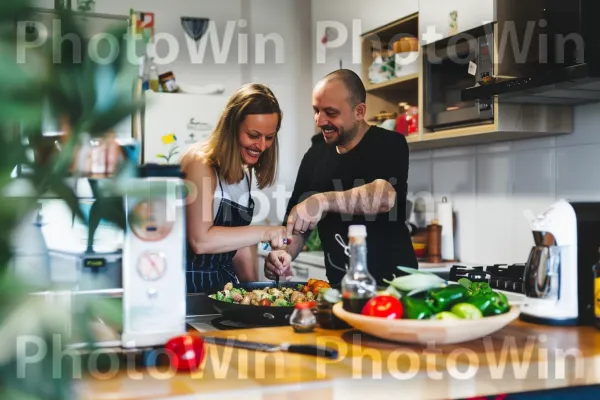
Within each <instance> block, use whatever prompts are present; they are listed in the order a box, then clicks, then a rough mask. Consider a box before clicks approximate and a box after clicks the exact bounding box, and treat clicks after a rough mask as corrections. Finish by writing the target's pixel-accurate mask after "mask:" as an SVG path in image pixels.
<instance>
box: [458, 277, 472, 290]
mask: <svg viewBox="0 0 600 400" xmlns="http://www.w3.org/2000/svg"><path fill="white" fill-rule="evenodd" d="M458 284H459V285H461V286H463V287H464V288H465V289H469V290H471V285H472V284H473V282H471V281H470V280H468V279H467V278H460V279H459V280H458Z"/></svg>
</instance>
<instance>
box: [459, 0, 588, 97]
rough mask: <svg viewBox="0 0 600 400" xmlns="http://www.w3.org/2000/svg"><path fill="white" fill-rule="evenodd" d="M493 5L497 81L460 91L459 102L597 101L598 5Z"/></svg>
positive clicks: (582, 0)
mask: <svg viewBox="0 0 600 400" xmlns="http://www.w3.org/2000/svg"><path fill="white" fill-rule="evenodd" d="M495 3H496V27H495V28H496V29H495V32H494V35H495V38H494V41H495V46H496V57H497V60H496V61H497V62H496V67H495V74H496V75H497V76H496V79H495V81H494V82H492V83H488V84H481V85H477V86H474V87H470V88H465V89H463V90H462V91H461V98H462V100H463V101H472V100H481V99H490V98H491V97H494V96H497V97H498V100H499V101H502V102H512V103H538V104H540V103H541V104H570V105H578V104H586V103H594V102H600V43H599V42H600V23H599V22H598V18H597V16H598V15H600V1H599V0H527V1H523V0H496V2H495ZM515 38H517V40H518V42H514V40H515ZM515 43H516V44H517V50H515ZM525 44H527V45H528V46H529V47H528V51H527V52H526V53H524V52H523V49H525V47H524V46H525ZM519 46H522V47H520V49H519V48H518V47H519ZM500 49H503V50H502V51H500ZM516 60H519V61H518V62H517V61H516Z"/></svg>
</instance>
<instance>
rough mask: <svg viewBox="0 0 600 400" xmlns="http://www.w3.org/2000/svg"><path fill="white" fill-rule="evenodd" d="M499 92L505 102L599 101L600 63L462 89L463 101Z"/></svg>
mask: <svg viewBox="0 0 600 400" xmlns="http://www.w3.org/2000/svg"><path fill="white" fill-rule="evenodd" d="M493 96H498V97H499V99H501V100H502V101H503V102H506V103H536V104H570V105H579V104H587V103H596V102H600V67H599V66H598V65H597V64H591V63H582V64H578V65H573V66H570V67H566V68H562V69H558V70H554V71H552V72H546V73H541V74H539V75H533V76H529V77H524V78H513V79H498V81H497V82H496V83H490V84H487V85H479V86H474V87H471V88H467V89H463V90H462V92H461V98H462V100H463V101H468V100H480V99H489V98H491V97H493Z"/></svg>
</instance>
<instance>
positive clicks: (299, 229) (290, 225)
mask: <svg viewBox="0 0 600 400" xmlns="http://www.w3.org/2000/svg"><path fill="white" fill-rule="evenodd" d="M325 212H327V202H326V201H325V198H324V197H323V195H322V194H316V195H313V196H310V197H309V198H308V199H306V200H304V201H303V202H302V203H300V204H298V205H296V207H294V208H292V211H290V215H289V216H288V219H287V234H288V236H292V235H293V234H304V233H305V232H308V231H311V230H313V229H315V227H316V226H317V224H318V223H319V221H320V220H321V218H322V217H323V213H325Z"/></svg>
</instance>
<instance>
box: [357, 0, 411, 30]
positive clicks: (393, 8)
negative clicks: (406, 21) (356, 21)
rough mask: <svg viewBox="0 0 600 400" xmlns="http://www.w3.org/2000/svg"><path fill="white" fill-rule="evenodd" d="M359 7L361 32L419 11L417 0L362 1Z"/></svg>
mask: <svg viewBox="0 0 600 400" xmlns="http://www.w3.org/2000/svg"><path fill="white" fill-rule="evenodd" d="M375 4H377V6H376V7H375V6H374V5H375ZM360 9H361V13H360V15H361V33H363V32H369V31H372V30H374V29H377V28H379V27H380V26H384V25H387V24H390V23H392V22H394V21H396V20H399V19H401V18H405V17H407V16H409V15H411V14H414V13H416V12H417V11H419V0H379V1H377V2H376V3H373V2H368V1H362V2H361V3H360Z"/></svg>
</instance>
